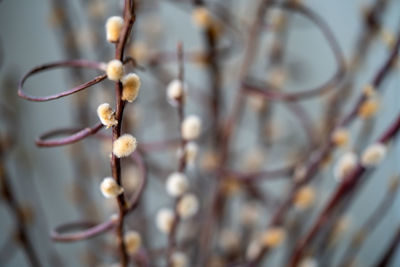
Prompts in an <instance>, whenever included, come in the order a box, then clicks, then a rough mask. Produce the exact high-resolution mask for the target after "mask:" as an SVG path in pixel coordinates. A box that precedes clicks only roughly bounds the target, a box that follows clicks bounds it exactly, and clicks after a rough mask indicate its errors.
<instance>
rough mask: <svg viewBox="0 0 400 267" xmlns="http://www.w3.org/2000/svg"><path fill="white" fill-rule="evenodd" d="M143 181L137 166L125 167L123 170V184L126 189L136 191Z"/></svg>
mask: <svg viewBox="0 0 400 267" xmlns="http://www.w3.org/2000/svg"><path fill="white" fill-rule="evenodd" d="M140 183H141V176H140V172H139V170H138V168H137V167H136V166H129V167H127V168H124V170H123V172H122V184H123V186H124V188H125V190H126V191H128V192H133V191H135V190H136V189H137V188H138V187H139V185H140Z"/></svg>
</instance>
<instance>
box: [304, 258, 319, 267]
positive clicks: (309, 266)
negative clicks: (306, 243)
mask: <svg viewBox="0 0 400 267" xmlns="http://www.w3.org/2000/svg"><path fill="white" fill-rule="evenodd" d="M299 267H318V262H317V260H316V259H314V258H309V257H308V258H304V259H303V260H302V261H301V262H300V264H299Z"/></svg>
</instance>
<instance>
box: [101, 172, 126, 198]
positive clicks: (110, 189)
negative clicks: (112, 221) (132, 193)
mask: <svg viewBox="0 0 400 267" xmlns="http://www.w3.org/2000/svg"><path fill="white" fill-rule="evenodd" d="M100 191H101V193H103V195H104V196H105V197H106V198H113V197H117V196H118V195H120V194H122V192H124V189H123V188H122V187H121V186H120V185H118V184H117V182H116V181H115V180H114V179H113V178H111V177H106V178H104V179H103V181H102V182H101V184H100Z"/></svg>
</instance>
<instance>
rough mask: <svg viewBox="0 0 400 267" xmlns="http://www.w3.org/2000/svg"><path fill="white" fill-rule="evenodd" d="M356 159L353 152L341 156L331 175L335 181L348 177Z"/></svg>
mask: <svg viewBox="0 0 400 267" xmlns="http://www.w3.org/2000/svg"><path fill="white" fill-rule="evenodd" d="M357 164H358V158H357V155H356V154H355V153H353V152H347V153H345V154H343V155H342V156H341V157H340V158H339V160H338V161H337V162H336V165H335V167H334V169H333V175H334V177H335V179H336V180H338V181H342V180H343V178H344V177H346V176H347V175H349V174H350V173H351V172H352V171H353V170H354V169H355V168H356V166H357Z"/></svg>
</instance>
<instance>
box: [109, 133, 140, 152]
mask: <svg viewBox="0 0 400 267" xmlns="http://www.w3.org/2000/svg"><path fill="white" fill-rule="evenodd" d="M136 146H137V142H136V138H135V137H133V136H132V135H130V134H124V135H121V136H120V137H119V138H118V139H117V140H115V141H114V143H113V153H114V155H115V156H117V157H118V158H122V157H127V156H129V155H130V154H132V153H133V152H134V151H135V149H136Z"/></svg>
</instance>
